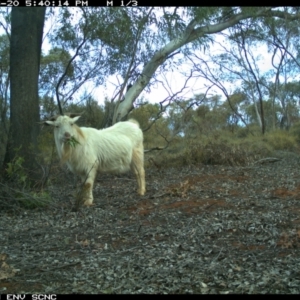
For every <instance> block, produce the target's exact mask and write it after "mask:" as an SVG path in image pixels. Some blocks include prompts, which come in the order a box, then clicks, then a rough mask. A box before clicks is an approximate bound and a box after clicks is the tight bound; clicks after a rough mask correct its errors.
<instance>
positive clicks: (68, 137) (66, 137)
mask: <svg viewBox="0 0 300 300" xmlns="http://www.w3.org/2000/svg"><path fill="white" fill-rule="evenodd" d="M70 139H71V134H70V133H69V132H65V134H64V136H63V141H64V142H65V141H69V140H70Z"/></svg>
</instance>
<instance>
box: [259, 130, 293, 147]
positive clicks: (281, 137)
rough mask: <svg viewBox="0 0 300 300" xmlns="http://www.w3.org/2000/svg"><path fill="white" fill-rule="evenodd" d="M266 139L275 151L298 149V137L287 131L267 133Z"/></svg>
mask: <svg viewBox="0 0 300 300" xmlns="http://www.w3.org/2000/svg"><path fill="white" fill-rule="evenodd" d="M264 139H265V141H266V142H267V143H268V144H269V145H270V146H271V147H272V148H273V149H274V150H296V149H297V137H296V136H294V135H293V134H291V133H289V132H288V131H286V130H280V129H277V130H274V131H271V132H267V133H266V134H265V137H264Z"/></svg>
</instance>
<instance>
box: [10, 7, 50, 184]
mask: <svg viewBox="0 0 300 300" xmlns="http://www.w3.org/2000/svg"><path fill="white" fill-rule="evenodd" d="M45 10H46V9H45V8H40V7H39V8H37V7H35V8H23V7H13V8H12V11H11V37H10V129H9V142H8V143H7V149H6V153H5V158H4V167H5V166H7V164H8V163H9V162H12V161H13V159H14V158H15V156H16V155H22V157H23V158H24V168H25V170H26V172H28V175H29V176H28V179H32V180H33V181H35V180H37V179H40V174H39V173H38V172H35V171H37V170H38V166H37V164H36V156H37V139H38V135H39V125H38V122H39V120H40V116H39V99H38V74H39V65H40V54H41V45H42V36H43V27H44V19H45Z"/></svg>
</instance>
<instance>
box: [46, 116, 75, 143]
mask: <svg viewBox="0 0 300 300" xmlns="http://www.w3.org/2000/svg"><path fill="white" fill-rule="evenodd" d="M79 118H80V115H78V114H66V115H64V116H55V117H52V118H51V119H50V120H49V121H45V124H46V125H51V126H54V135H55V139H56V141H57V142H59V143H64V142H66V141H69V140H70V139H71V138H72V137H75V136H76V132H77V129H78V127H77V126H76V125H75V126H74V124H75V122H76V121H77V120H78V119H79Z"/></svg>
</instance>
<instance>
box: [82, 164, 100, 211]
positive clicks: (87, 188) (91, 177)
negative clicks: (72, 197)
mask: <svg viewBox="0 0 300 300" xmlns="http://www.w3.org/2000/svg"><path fill="white" fill-rule="evenodd" d="M96 174H97V170H96V169H94V168H93V169H92V170H91V171H90V172H89V174H88V177H87V178H86V177H85V178H84V179H83V181H84V184H83V187H82V188H83V191H84V193H83V201H84V202H83V204H84V205H85V206H91V205H93V200H94V197H93V186H94V181H95V177H96Z"/></svg>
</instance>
